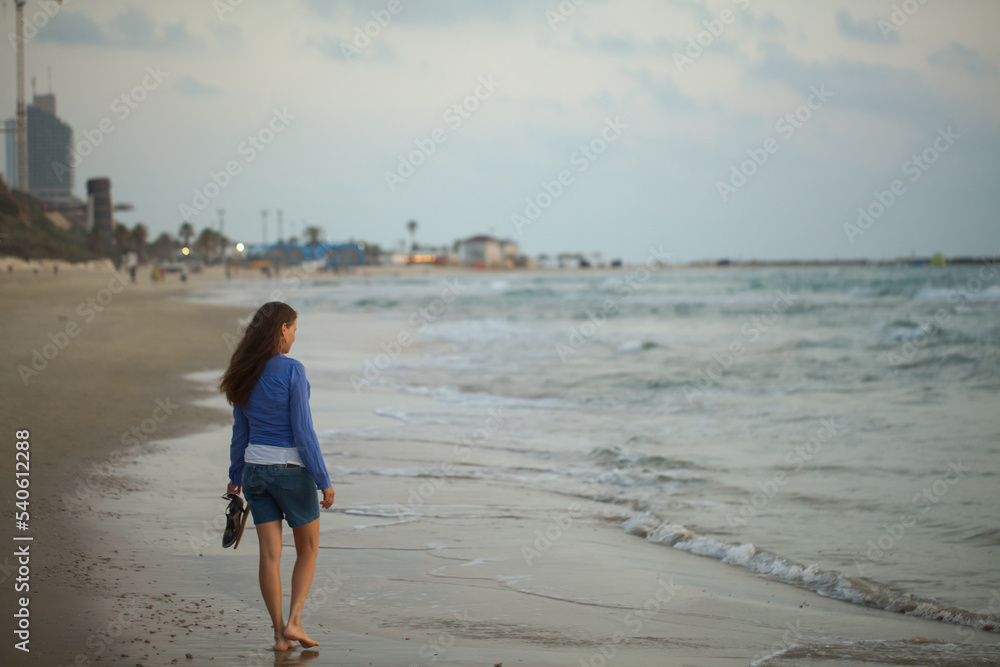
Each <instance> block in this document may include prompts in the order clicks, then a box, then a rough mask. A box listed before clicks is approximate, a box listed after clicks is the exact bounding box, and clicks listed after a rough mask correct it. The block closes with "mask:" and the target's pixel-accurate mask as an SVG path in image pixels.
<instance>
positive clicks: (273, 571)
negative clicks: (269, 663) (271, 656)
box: [256, 520, 295, 651]
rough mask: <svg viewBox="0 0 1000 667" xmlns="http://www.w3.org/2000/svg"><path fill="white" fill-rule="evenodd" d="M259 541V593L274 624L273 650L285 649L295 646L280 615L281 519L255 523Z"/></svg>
mask: <svg viewBox="0 0 1000 667" xmlns="http://www.w3.org/2000/svg"><path fill="white" fill-rule="evenodd" d="M256 528H257V540H258V541H259V542H260V570H259V572H258V575H259V578H260V593H261V595H262V596H263V597H264V604H265V605H267V613H269V614H270V615H271V624H272V625H273V626H274V650H275V651H287V650H288V649H290V648H292V647H293V646H295V642H292V641H289V640H288V639H287V638H286V637H285V636H284V632H285V621H284V619H283V618H282V616H281V521H280V520H278V521H268V522H267V523H261V524H257V526H256Z"/></svg>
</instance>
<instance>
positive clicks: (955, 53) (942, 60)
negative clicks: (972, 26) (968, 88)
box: [927, 42, 997, 76]
mask: <svg viewBox="0 0 1000 667" xmlns="http://www.w3.org/2000/svg"><path fill="white" fill-rule="evenodd" d="M927 62H928V63H929V64H931V65H933V66H935V67H940V68H942V69H960V70H964V71H965V72H966V73H967V74H971V75H972V76H993V75H995V74H996V73H997V66H996V65H994V64H993V63H991V62H990V61H989V60H986V59H985V58H983V57H982V56H981V55H979V51H976V50H975V49H970V48H968V47H965V46H962V45H961V44H959V43H958V42H952V43H951V44H949V45H948V48H946V49H942V50H941V51H938V52H937V53H932V54H931V55H929V56H927Z"/></svg>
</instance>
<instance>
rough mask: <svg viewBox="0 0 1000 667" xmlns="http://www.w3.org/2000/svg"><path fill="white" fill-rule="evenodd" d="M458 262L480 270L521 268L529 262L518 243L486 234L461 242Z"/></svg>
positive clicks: (459, 243)
mask: <svg viewBox="0 0 1000 667" xmlns="http://www.w3.org/2000/svg"><path fill="white" fill-rule="evenodd" d="M457 260H458V263H459V264H462V265H465V266H474V267H480V268H502V267H506V268H514V267H521V266H524V265H525V263H526V261H527V259H526V258H525V257H524V256H523V255H522V254H521V250H520V248H519V247H518V245H517V242H515V241H511V240H509V239H498V238H494V237H492V236H488V235H486V234H479V235H477V236H470V237H469V238H467V239H464V240H462V241H459V242H458V252H457Z"/></svg>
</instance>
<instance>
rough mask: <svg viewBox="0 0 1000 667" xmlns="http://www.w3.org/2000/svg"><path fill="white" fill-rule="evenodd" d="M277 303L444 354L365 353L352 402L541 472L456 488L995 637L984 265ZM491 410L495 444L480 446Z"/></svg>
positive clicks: (989, 296)
mask: <svg viewBox="0 0 1000 667" xmlns="http://www.w3.org/2000/svg"><path fill="white" fill-rule="evenodd" d="M256 289H257V288H256V287H252V286H251V284H250V283H247V285H246V291H244V292H241V291H240V290H241V287H240V286H239V285H238V284H237V285H230V286H228V287H227V290H226V291H225V292H220V293H218V294H214V295H211V294H209V295H206V298H209V299H213V300H224V301H227V302H233V301H237V302H238V301H239V300H240V299H244V300H247V299H248V298H249V295H250V294H252V292H253V291H254V290H256ZM282 289H283V290H284V291H283V293H284V294H285V295H286V297H287V299H288V300H289V301H290V302H291V303H292V304H293V305H294V306H295V307H296V308H297V309H299V312H300V317H307V316H309V315H310V314H317V315H319V314H325V313H331V312H345V311H346V312H368V313H372V314H373V316H375V317H378V318H381V319H385V320H387V321H389V322H392V323H395V324H396V325H397V328H398V331H399V332H400V333H408V334H419V335H420V336H422V337H425V338H429V339H431V340H434V341H437V342H439V343H440V345H438V346H436V347H435V348H434V349H435V350H436V351H435V352H432V353H428V354H425V355H423V356H422V357H420V358H419V359H417V360H406V359H405V355H404V356H403V357H399V358H396V352H397V348H395V347H394V345H395V344H396V340H397V337H393V338H390V339H387V340H385V341H372V344H371V351H370V355H369V356H368V358H367V359H366V360H364V361H363V362H361V363H359V364H358V367H357V369H356V372H355V373H353V380H354V382H355V384H356V385H357V387H358V390H359V391H364V390H365V389H366V387H367V386H368V383H374V384H380V385H387V386H390V387H394V388H396V389H397V390H399V391H405V392H417V393H423V394H428V395H431V396H433V397H435V399H436V400H435V401H434V403H433V407H431V408H421V409H409V410H404V411H396V412H394V413H393V414H392V416H394V417H396V418H397V419H399V420H402V421H404V422H405V423H407V424H411V425H413V426H414V427H418V426H419V427H421V428H423V429H424V432H428V427H431V428H430V429H429V430H430V432H433V434H434V437H437V438H440V440H441V441H442V442H455V443H460V442H464V443H466V444H468V445H469V446H470V447H471V448H472V449H473V450H475V448H483V449H489V450H490V451H491V452H497V451H503V450H510V451H517V452H519V453H521V454H528V455H530V456H531V457H532V458H533V460H536V461H537V465H536V466H533V467H530V468H525V467H524V466H520V467H518V468H516V469H514V468H510V467H505V466H503V465H496V464H490V465H485V464H483V465H475V464H476V459H475V458H472V460H470V461H468V462H466V461H460V463H461V468H460V472H459V473H455V474H463V475H466V476H468V475H473V476H477V477H481V478H482V479H484V480H491V479H492V480H500V481H503V482H504V483H506V484H513V485H524V486H531V487H536V488H537V487H538V486H544V487H545V488H547V489H549V490H551V491H552V492H553V493H558V494H565V495H568V496H586V497H589V498H596V499H600V500H602V501H604V502H605V503H607V504H608V506H610V507H614V508H616V509H618V510H623V511H624V512H625V513H626V514H627V515H628V516H629V517H630V518H628V519H627V520H626V521H624V522H622V524H621V528H622V530H624V531H626V532H628V533H630V534H632V535H634V536H635V539H636V540H639V539H646V540H653V541H656V542H659V543H662V544H663V545H664V548H675V549H682V550H686V551H691V552H694V553H698V554H701V555H704V556H706V557H710V558H715V559H718V560H720V561H723V562H724V563H726V564H728V565H730V566H733V567H741V568H747V569H750V570H752V571H754V572H756V573H758V574H759V575H761V576H765V577H769V578H772V579H775V580H779V581H783V582H786V583H788V584H789V585H794V586H799V587H802V588H805V589H808V590H811V591H814V592H816V593H819V594H822V595H828V596H832V597H837V598H840V599H844V600H846V601H849V602H854V603H857V604H865V605H869V606H876V607H881V608H885V609H889V610H902V611H908V612H911V613H915V614H918V615H922V616H925V617H930V618H941V619H943V620H949V621H953V622H956V623H958V624H960V625H965V626H971V627H976V628H982V629H997V628H996V625H995V622H996V619H995V617H998V616H1000V568H998V566H997V563H1000V520H998V519H997V514H996V508H997V505H998V501H1000V491H998V489H1000V484H998V481H1000V480H998V474H1000V416H998V414H1000V376H998V368H1000V269H998V268H997V267H996V266H992V265H981V266H949V267H943V268H940V267H849V268H848V267H845V268H752V269H751V268H747V269H742V268H725V269H722V268H720V269H715V268H712V269H672V270H666V269H663V270H647V269H640V270H621V271H604V270H602V271H574V272H509V273H500V274H498V273H467V274H459V275H457V276H454V277H449V278H447V279H446V278H443V277H435V275H434V274H429V275H425V276H421V277H384V278H367V279H366V278H357V279H351V280H336V279H331V278H329V277H324V278H322V279H318V280H313V279H312V278H307V279H306V280H305V281H303V282H302V283H292V282H289V283H286V284H285V286H284V287H283V288H282ZM404 338H405V337H404ZM405 345H406V344H405V343H404V346H405ZM491 411H492V412H491ZM491 414H492V415H494V417H496V415H499V416H500V419H499V420H496V419H494V422H499V426H497V427H496V428H492V429H490V428H484V427H483V425H484V424H485V423H487V421H486V420H488V419H489V418H490V415H491ZM491 460H495V458H493V459H491ZM393 474H399V475H403V476H412V477H414V478H426V477H428V476H445V475H447V474H452V473H446V472H445V471H444V470H442V469H440V468H434V469H424V468H420V467H414V468H413V469H407V470H395V471H393ZM401 511H418V510H413V508H410V509H409V510H406V509H405V508H404V509H403V510H401Z"/></svg>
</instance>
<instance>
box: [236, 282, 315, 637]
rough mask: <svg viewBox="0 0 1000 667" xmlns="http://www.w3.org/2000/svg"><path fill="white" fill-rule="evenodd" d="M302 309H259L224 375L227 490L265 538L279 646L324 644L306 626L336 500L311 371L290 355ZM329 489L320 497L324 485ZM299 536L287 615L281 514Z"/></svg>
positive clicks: (266, 578) (266, 589)
mask: <svg viewBox="0 0 1000 667" xmlns="http://www.w3.org/2000/svg"><path fill="white" fill-rule="evenodd" d="M297 318H298V315H297V314H296V312H295V310H294V309H293V308H292V307H291V306H289V305H288V304H286V303H282V302H280V301H272V302H270V303H265V304H264V305H263V306H261V307H260V308H259V309H258V310H257V312H256V313H255V314H254V316H253V319H251V320H250V324H249V326H248V327H247V330H246V334H244V336H243V340H242V341H240V344H239V345H238V346H237V348H236V351H235V352H234V353H233V356H232V359H231V360H230V362H229V368H228V369H227V370H226V372H225V374H224V375H223V376H222V381H221V382H220V384H219V389H220V391H222V392H223V393H225V394H226V398H227V399H228V400H229V403H230V404H231V405H232V406H233V439H232V443H231V445H230V448H229V453H230V466H229V486H228V487H227V493H235V494H237V495H238V494H239V493H240V492H241V491H242V490H243V487H244V486H245V487H246V494H245V495H246V499H247V502H248V503H249V505H250V513H251V514H252V515H253V522H254V524H255V526H256V530H257V539H258V540H259V542H260V569H259V578H260V591H261V595H262V596H263V597H264V604H266V605H267V611H268V613H269V614H270V615H271V622H272V623H273V625H274V650H275V651H285V650H288V649H290V648H292V647H294V646H295V642H296V641H298V642H299V643H300V644H301V645H302V646H303V647H304V648H309V647H310V646H317V645H318V643H317V642H315V641H313V640H312V639H310V638H309V635H307V634H306V631H305V630H304V629H303V628H302V607H303V606H304V605H305V602H306V596H307V595H308V593H309V586H310V585H311V584H312V580H313V575H314V574H315V572H316V555H317V553H318V552H319V505H320V504H322V505H323V508H324V509H329V508H330V506H331V505H333V487H332V486H331V484H330V475H329V473H327V471H326V464H325V463H324V462H323V456H322V454H321V453H320V449H319V440H318V439H317V437H316V431H315V429H314V428H313V422H312V414H311V412H310V411H309V382H308V381H307V380H306V374H305V369H304V368H303V367H302V364H301V363H299V362H298V361H296V360H294V359H291V358H289V357H287V356H285V355H286V354H288V353H289V352H290V351H291V349H292V343H294V342H295V330H296V328H297V322H296V320H297ZM317 490H321V491H322V492H323V501H322V503H319V502H318V501H317V497H316V491H317ZM282 519H284V520H285V521H287V522H288V525H289V527H290V528H291V529H292V535H293V536H294V537H295V554H296V557H295V568H294V569H293V570H292V602H291V608H290V609H289V612H288V622H287V623H285V621H284V620H283V618H282V614H281V574H280V569H279V566H280V562H281V520H282Z"/></svg>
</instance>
